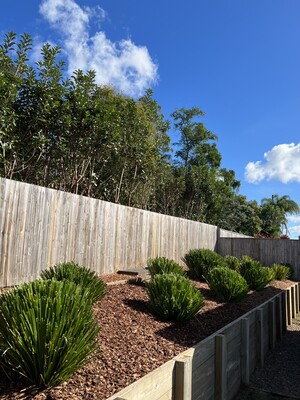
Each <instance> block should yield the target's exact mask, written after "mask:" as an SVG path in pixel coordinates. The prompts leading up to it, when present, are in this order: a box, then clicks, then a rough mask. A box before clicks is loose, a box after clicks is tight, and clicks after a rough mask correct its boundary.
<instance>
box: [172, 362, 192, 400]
mask: <svg viewBox="0 0 300 400" xmlns="http://www.w3.org/2000/svg"><path fill="white" fill-rule="evenodd" d="M191 399H192V357H189V356H184V357H182V359H179V360H176V362H175V400H191Z"/></svg>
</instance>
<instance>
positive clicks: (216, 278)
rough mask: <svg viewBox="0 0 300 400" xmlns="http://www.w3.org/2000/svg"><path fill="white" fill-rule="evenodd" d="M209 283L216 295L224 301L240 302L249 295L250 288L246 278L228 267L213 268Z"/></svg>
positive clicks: (208, 279)
mask: <svg viewBox="0 0 300 400" xmlns="http://www.w3.org/2000/svg"><path fill="white" fill-rule="evenodd" d="M207 283H208V286H209V288H210V289H211V290H212V292H213V293H214V294H215V295H216V297H217V298H218V299H219V300H221V301H223V302H225V301H229V302H239V301H241V300H243V299H244V298H245V297H246V296H247V293H248V290H249V287H248V284H247V282H246V280H245V279H244V278H243V277H242V276H241V275H240V274H239V273H238V272H236V271H234V270H232V269H229V268H228V267H219V268H214V269H212V270H211V271H210V273H209V275H208V278H207Z"/></svg>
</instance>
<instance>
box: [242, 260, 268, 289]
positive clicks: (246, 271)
mask: <svg viewBox="0 0 300 400" xmlns="http://www.w3.org/2000/svg"><path fill="white" fill-rule="evenodd" d="M240 273H241V275H242V276H243V277H244V278H245V279H246V281H247V283H248V285H249V288H250V289H252V290H262V289H263V288H264V287H265V286H266V285H267V284H268V283H269V282H270V278H271V277H270V271H269V270H268V269H267V268H266V267H263V266H262V265H261V263H260V262H259V261H255V260H253V259H252V258H250V257H247V256H243V257H242V260H241V264H240Z"/></svg>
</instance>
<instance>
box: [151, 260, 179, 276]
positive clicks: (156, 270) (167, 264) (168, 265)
mask: <svg viewBox="0 0 300 400" xmlns="http://www.w3.org/2000/svg"><path fill="white" fill-rule="evenodd" d="M147 266H148V271H149V273H150V275H151V277H152V278H153V276H154V275H156V274H170V273H173V274H177V275H182V276H185V275H186V272H185V271H184V270H183V268H182V267H181V266H180V265H179V264H177V263H176V262H175V261H173V260H170V259H168V258H165V257H156V258H153V259H150V260H148V262H147Z"/></svg>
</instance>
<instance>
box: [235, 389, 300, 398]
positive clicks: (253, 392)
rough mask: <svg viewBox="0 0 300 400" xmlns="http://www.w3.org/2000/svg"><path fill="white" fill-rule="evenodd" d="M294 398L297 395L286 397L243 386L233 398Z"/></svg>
mask: <svg viewBox="0 0 300 400" xmlns="http://www.w3.org/2000/svg"><path fill="white" fill-rule="evenodd" d="M296 398H297V397H287V396H281V395H279V394H275V393H268V392H264V391H261V390H257V389H253V388H245V389H244V390H242V391H241V392H240V393H239V395H238V396H237V397H235V398H234V400H294V399H296ZM298 398H299V397H298Z"/></svg>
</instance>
